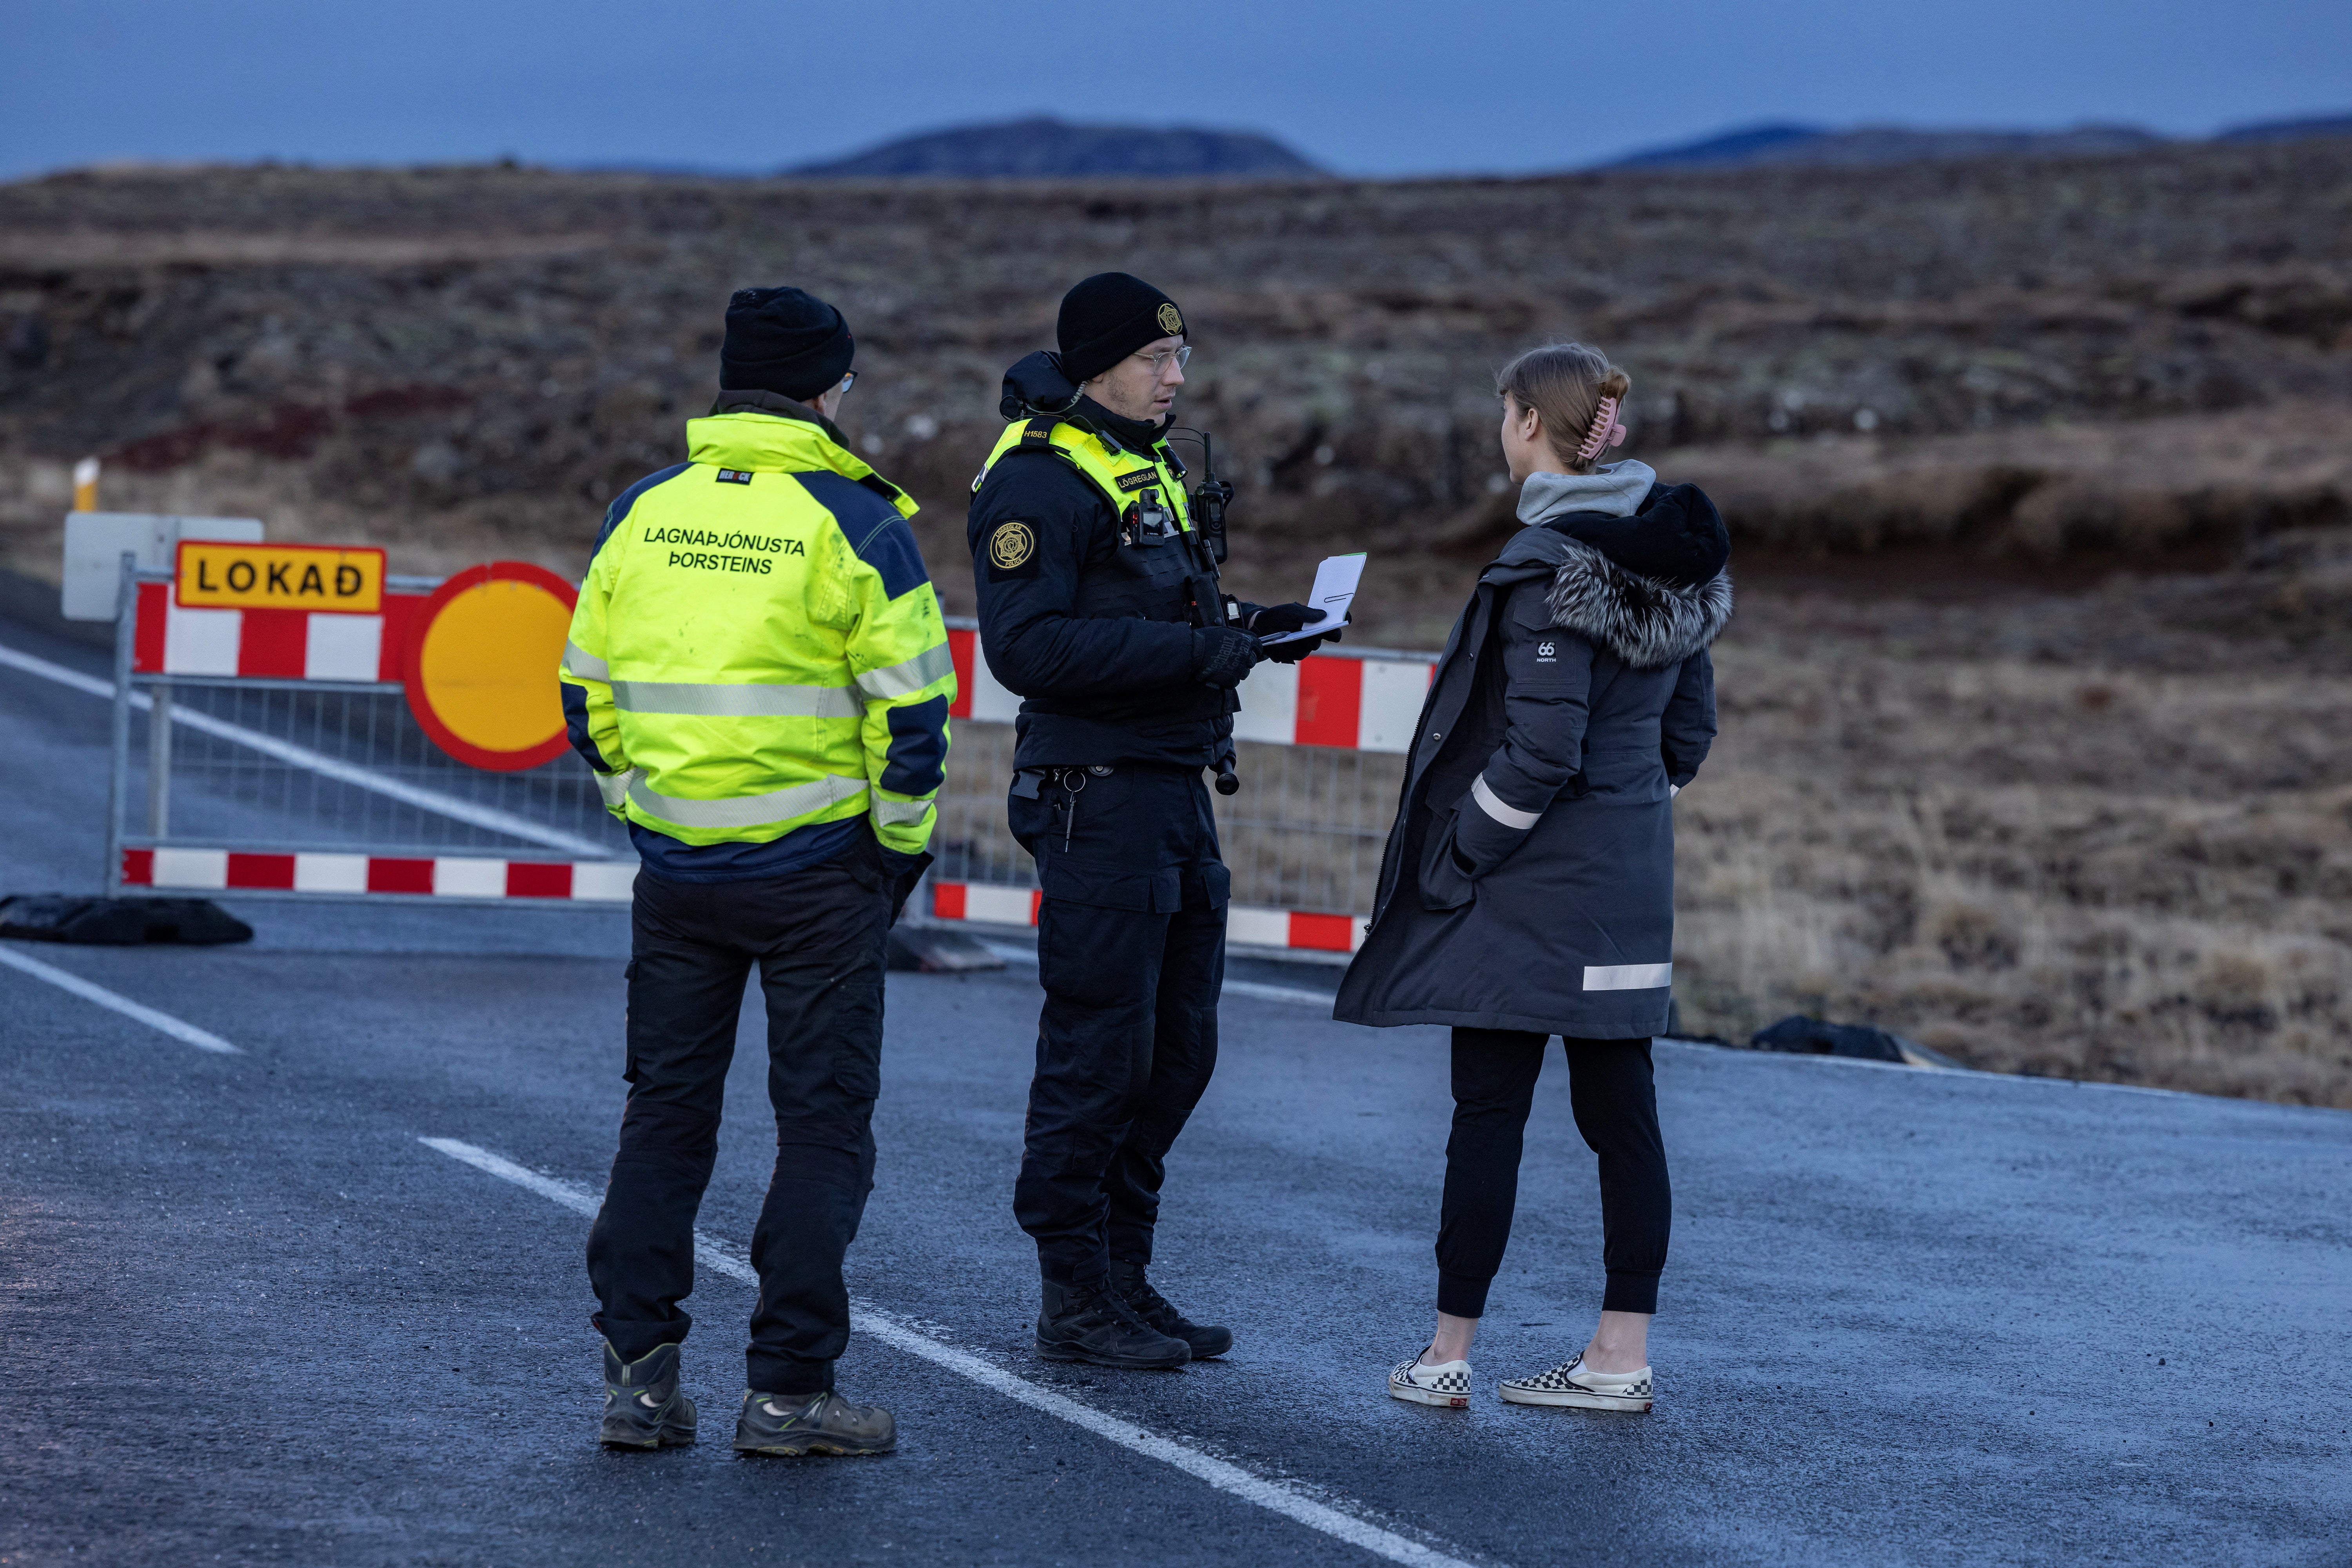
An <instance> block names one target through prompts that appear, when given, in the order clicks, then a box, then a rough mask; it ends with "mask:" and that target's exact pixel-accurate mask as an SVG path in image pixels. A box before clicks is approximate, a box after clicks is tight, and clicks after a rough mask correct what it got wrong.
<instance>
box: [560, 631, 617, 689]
mask: <svg viewBox="0 0 2352 1568" xmlns="http://www.w3.org/2000/svg"><path fill="white" fill-rule="evenodd" d="M563 669H564V673H565V674H567V675H576V676H578V677H579V678H580V679H583V680H610V679H613V667H612V666H611V665H609V664H606V663H605V662H604V660H603V659H601V658H597V657H596V656H595V655H594V654H593V653H583V652H582V651H581V650H580V645H579V644H578V643H575V642H572V640H571V639H569V638H566V639H565V640H564V644H563Z"/></svg>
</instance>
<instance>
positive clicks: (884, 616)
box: [562, 289, 955, 1454]
mask: <svg viewBox="0 0 2352 1568" xmlns="http://www.w3.org/2000/svg"><path fill="white" fill-rule="evenodd" d="M854 352H855V344H854V343H853V342H852V341H851V338H850V333H849V328H848V325H847V323H846V322H845V321H843V320H842V318H841V312H839V311H838V310H835V309H834V308H833V307H832V306H830V305H827V304H825V303H824V301H823V300H816V299H814V298H812V297H810V296H809V295H807V294H804V293H803V292H802V291H801V290H799V289H745V290H743V291H742V292H740V293H739V294H737V295H736V296H735V297H734V299H733V300H731V301H730V303H729V305H728V308H727V332H726V339H725V342H724V345H723V347H722V348H721V349H720V353H719V385H720V387H721V388H722V390H721V391H720V393H719V401H718V404H717V405H716V406H715V407H714V408H713V409H712V410H711V413H710V416H709V417H708V418H704V419H696V420H692V421H689V422H688V426H687V440H688V447H689V454H690V455H689V458H688V461H686V462H684V463H681V464H679V465H678V466H677V467H676V468H665V469H663V470H662V471H661V472H660V473H657V474H655V475H653V476H652V477H651V478H649V479H645V480H643V481H641V482H639V483H638V484H636V485H635V486H632V487H631V488H630V489H628V490H626V491H625V492H624V493H623V494H622V495H621V497H620V498H619V499H618V500H615V501H614V502H613V505H612V507H611V509H610V510H608V511H607V512H606V513H605V514H604V531H603V532H601V533H600V534H598V535H597V539H596V551H595V555H594V558H593V562H592V563H591V564H590V566H589V569H588V578H587V581H586V582H585V583H583V584H582V585H581V590H580V603H579V608H578V610H577V611H576V613H575V614H574V615H573V616H572V632H571V640H570V643H569V645H568V646H567V647H565V649H564V653H563V665H562V682H563V706H564V712H565V715H566V717H567V719H568V720H569V721H570V727H571V733H572V745H573V746H574V747H576V748H577V749H578V750H579V752H580V754H581V755H582V756H583V757H585V758H586V759H587V761H588V765H589V766H590V767H591V768H593V769H594V770H595V772H596V782H597V784H598V787H599V788H601V789H602V790H603V792H604V800H605V804H606V805H609V806H610V807H611V808H612V810H613V811H614V814H615V815H617V816H621V817H623V818H625V820H626V821H627V823H628V825H629V837H631V838H632V839H633V840H634V841H635V845H636V847H637V851H638V854H639V857H640V858H641V859H642V861H643V862H644V864H643V868H642V869H641V870H640V872H639V874H638V877H637V882H636V892H635V905H634V909H633V911H632V916H631V919H632V931H631V944H630V945H631V952H632V955H633V956H632V957H631V958H630V960H629V966H628V984H629V993H628V998H629V999H628V1026H627V1033H628V1069H627V1071H626V1072H625V1074H624V1075H623V1076H624V1077H625V1078H626V1079H627V1080H628V1084H629V1095H628V1103H627V1108H626V1110H625V1111H624V1112H623V1115H622V1120H621V1143H620V1152H619V1153H618V1154H616V1155H615V1156H614V1161H613V1175H612V1182H611V1184H610V1185H609V1186H608V1187H607V1188H606V1190H605V1194H604V1207H603V1209H602V1210H601V1211H600V1212H599V1213H598V1215H597V1216H596V1223H595V1226H594V1228H593V1230H591V1231H590V1233H589V1237H588V1276H589V1279H590V1281H591V1282H592V1283H593V1285H594V1287H595V1290H596V1299H597V1301H598V1302H599V1304H600V1310H598V1312H597V1314H596V1318H595V1321H596V1326H597V1328H598V1329H599V1330H600V1331H602V1332H603V1334H604V1385H605V1387H604V1394H605V1399H604V1426H603V1428H602V1431H601V1434H600V1436H601V1438H602V1440H603V1441H604V1442H605V1443H607V1444H611V1445H614V1446H616V1447H637V1448H652V1447H659V1446H660V1445H662V1444H665V1443H690V1442H692V1441H693V1440H694V1435H695V1409H694V1403H693V1401H692V1400H690V1399H688V1397H687V1396H686V1395H685V1394H682V1393H680V1392H679V1390H678V1347H679V1344H680V1342H682V1341H683V1340H684V1339H685V1338H686V1334H687V1330H688V1326H689V1325H690V1323H691V1320H690V1319H689V1318H688V1315H687V1313H686V1312H685V1311H684V1310H682V1309H681V1308H680V1307H679V1305H678V1303H679V1301H680V1300H682V1299H683V1298H684V1297H685V1296H686V1295H687V1294H688V1292H689V1291H690V1290H691V1289H693V1287H694V1219H695V1213H696V1210H697V1208H698V1205H700V1203H701V1201H702V1192H703V1188H704V1187H705V1186H706V1185H707V1184H709V1180H710V1168H711V1162H712V1159H713V1156H714V1155H715V1153H716V1152H717V1149H718V1134H719V1096H720V1092H721V1089H722V1088H723V1086H724V1084H725V1081H726V1078H727V1068H728V1063H729V1060H730V1058H731V1057H732V1055H733V1054H734V1047H735V1027H736V1018H737V1015H738V1013H739V1012H740V1008H741V1006H742V1000H743V984H744V979H745V976H746V975H747V974H748V973H750V972H751V970H752V969H753V968H754V967H756V968H757V969H758V971H759V975H760V983H761V988H762V990H763V991H764V993H765V994H766V998H767V1007H768V1058H769V1068H768V1092H769V1097H770V1099H771V1100H772V1101H773V1102H774V1107H775V1113H776V1168H775V1175H774V1179H773V1181H772V1183H771V1184H770V1185H769V1188H768V1197H767V1203H766V1205H765V1206H764V1207H763V1208H762V1209H761V1213H760V1221H759V1226H758V1228H757V1229H756V1230H755V1231H754V1232H753V1233H752V1237H751V1262H752V1265H753V1267H754V1268H757V1269H758V1270H759V1275H760V1299H759V1303H758V1306H757V1308H756V1309H755V1310H754V1311H753V1312H752V1315H751V1348H750V1352H749V1355H748V1363H749V1365H748V1375H747V1377H746V1379H745V1382H746V1385H747V1386H746V1389H745V1393H744V1395H743V1403H742V1406H741V1408H740V1412H739V1414H738V1416H737V1420H736V1426H735V1447H737V1448H739V1449H743V1450H745V1451H748V1452H753V1453H761V1454H808V1453H827V1454H871V1453H881V1452H884V1451H886V1450H887V1449H889V1448H890V1447H893V1446H894V1445H895V1444H896V1442H897V1440H898V1436H897V1426H896V1425H895V1423H894V1422H893V1421H892V1420H891V1417H890V1414H889V1412H887V1411H886V1410H881V1409H877V1408H875V1407H872V1406H860V1405H851V1404H849V1403H848V1402H847V1401H846V1400H844V1399H843V1398H841V1397H840V1396H839V1395H838V1394H835V1392H834V1386H833V1366H834V1361H835V1357H837V1356H839V1355H840V1354H841V1352H842V1350H843V1348H844V1346H845V1344H846V1343H847V1342H848V1339H849V1301H848V1297H847V1294H846V1292H845V1288H844V1286H843V1283H842V1277H841V1263H842V1256H843V1254H844V1252H845V1251H846V1249H847V1248H848V1246H849V1243H850V1239H851V1238H852V1237H855V1236H856V1233H857V1222H858V1219H859V1217H860V1216H861V1215H863V1214H864V1212H865V1208H866V1194H867V1193H868V1192H869V1191H871V1190H872V1188H873V1185H874V1138H873V1133H872V1131H871V1130H870V1124H871V1121H872V1118H873V1113H874V1100H875V1096H876V1094H877V1092H878V1091H879V1089H880V1086H881V1078H880V1069H881V1050H882V974H883V963H884V943H885V942H886V940H887V932H888V930H889V927H890V923H891V921H893V920H894V919H896V918H897V912H898V907H899V905H900V904H902V903H903V902H904V900H905V899H906V896H907V893H908V889H910V888H911V887H912V885H913V882H914V880H915V879H916V878H917V877H918V876H919V875H920V873H921V870H922V868H923V867H924V866H925V865H927V864H928V863H929V858H930V857H929V855H928V854H927V853H925V846H926V845H927V844H928V843H929V839H930V836H931V827H932V825H933V823H934V821H935V820H936V818H937V811H936V809H935V807H934V805H933V797H934V796H935V795H937V793H938V790H939V787H940V782H941V779H942V777H943V769H944V765H945V762H946V757H947V745H948V707H949V704H950V702H951V701H952V700H953V699H954V696H955V669H954V665H953V662H952V661H951V659H950V657H949V653H948V646H947V631H946V628H945V626H944V625H943V624H942V622H941V621H940V606H939V601H938V599H937V598H936V597H935V596H934V595H933V593H932V590H931V584H930V578H929V574H928V573H926V572H925V571H924V569H923V559H922V556H921V555H920V554H919V553H918V552H917V551H916V548H915V539H914V535H913V533H912V532H911V531H909V530H908V526H907V521H906V520H907V518H908V517H909V516H910V515H912V514H913V512H914V510H915V504H914V502H913V501H911V500H908V498H907V496H906V494H905V493H904V492H903V491H901V490H900V489H898V487H897V486H895V485H893V484H891V483H890V482H889V481H887V479H883V478H882V477H881V476H880V475H879V474H877V473H876V472H875V471H874V470H873V469H872V468H869V467H868V466H867V465H866V463H865V462H863V461H861V460H860V459H859V458H857V457H856V456H855V455H854V454H853V453H852V452H851V451H850V449H849V442H848V440H847V439H846V438H845V437H844V436H843V435H842V433H841V431H840V430H839V429H838V428H837V427H836V426H835V425H834V423H833V416H834V414H835V412H836V410H838V408H839V407H840V405H841V400H842V397H843V396H844V395H845V394H846V393H847V392H848V391H849V387H850V384H851V383H852V382H853V381H854V380H855V379H856V372H855V371H853V370H852V369H851V368H850V360H851V357H852V354H853V353H854Z"/></svg>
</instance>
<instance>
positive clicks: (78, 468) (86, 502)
mask: <svg viewBox="0 0 2352 1568" xmlns="http://www.w3.org/2000/svg"><path fill="white" fill-rule="evenodd" d="M73 509H74V510H76V511H96V510H98V459H97V458H83V459H82V460H81V461H80V462H79V463H76V464H75V465H74V504H73Z"/></svg>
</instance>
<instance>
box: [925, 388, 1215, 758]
mask: <svg viewBox="0 0 2352 1568" xmlns="http://www.w3.org/2000/svg"><path fill="white" fill-rule="evenodd" d="M1081 406H1082V408H1083V409H1084V410H1085V412H1086V414H1087V417H1088V419H1089V422H1090V423H1092V424H1094V425H1095V426H1097V428H1099V429H1102V430H1105V431H1106V432H1108V433H1109V434H1110V435H1112V437H1114V438H1115V439H1118V440H1121V441H1122V442H1136V443H1139V440H1140V438H1141V437H1142V436H1143V435H1144V433H1145V432H1146V431H1147V430H1148V427H1146V426H1135V425H1133V424H1131V423H1129V421H1125V420H1120V419H1118V418H1116V417H1115V416H1109V415H1108V414H1107V413H1105V412H1103V411H1101V410H1099V409H1097V408H1095V407H1094V406H1092V405H1090V404H1087V405H1081ZM1134 449H1136V450H1148V449H1149V448H1148V447H1143V446H1141V445H1140V444H1138V445H1136V446H1135V447H1134ZM1007 521H1020V522H1024V523H1026V524H1028V525H1029V527H1030V529H1031V530H1032V531H1034V533H1035V536H1036V547H1035V548H1034V550H1033V551H1031V552H1030V553H1029V555H1028V558H1027V559H1026V560H1024V561H1022V562H1021V563H1019V564H1017V565H1014V566H1012V567H1009V568H1008V567H1003V566H999V565H997V564H996V563H995V562H994V561H993V560H992V558H991V556H990V552H989V551H988V549H987V547H986V546H987V541H988V539H989V537H990V536H991V535H992V533H994V532H995V531H996V529H997V527H998V525H1000V524H1002V523H1004V522H1007ZM965 537H966V539H967V540H968V542H970V544H971V551H972V576H973V580H974V582H975V584H976V585H977V587H978V589H979V595H980V637H981V647H982V653H983V655H984V657H985V658H987V660H988V668H989V669H990V670H991V671H992V672H993V673H994V675H995V676H996V679H998V680H999V681H1001V682H1003V685H1004V687H1005V689H1008V690H1010V691H1012V692H1013V693H1014V694H1015V695H1017V696H1019V697H1020V698H1021V699H1022V703H1021V712H1020V716H1019V718H1018V719H1016V720H1015V721H1014V731H1015V734H1016V735H1017V737H1018V741H1017V743H1016V747H1015V751H1014V753H1013V765H1014V766H1016V767H1024V768H1026V767H1052V766H1070V765H1074V764H1088V765H1094V764H1104V763H1123V762H1139V763H1168V764H1172V765H1175V766H1180V767H1206V766H1209V765H1212V764H1213V763H1214V762H1215V761H1216V759H1217V758H1218V756H1219V755H1220V754H1222V753H1223V752H1224V751H1225V749H1226V747H1227V746H1228V745H1230V743H1231V738H1232V735H1233V731H1234V720H1233V716H1234V713H1235V712H1236V711H1238V710H1239V709H1240V707H1241V703H1240V700H1239V699H1237V698H1236V697H1234V694H1233V693H1232V692H1230V691H1219V690H1215V689H1211V688H1208V687H1205V686H1202V684H1201V683H1200V682H1199V681H1197V680H1196V679H1193V677H1192V605H1191V598H1190V595H1189V594H1188V593H1187V591H1186V585H1185V584H1186V578H1187V577H1188V576H1189V575H1190V574H1192V572H1193V571H1194V570H1195V568H1196V563H1195V561H1194V558H1193V557H1192V551H1191V547H1190V546H1188V545H1187V544H1186V543H1185V542H1183V541H1182V540H1180V539H1167V540H1160V541H1151V542H1135V543H1128V544H1122V543H1121V542H1119V531H1118V513H1117V512H1115V511H1113V510H1111V506H1110V502H1109V500H1108V498H1106V497H1105V496H1104V494H1103V492H1102V491H1100V490H1099V489H1096V488H1095V486H1094V485H1093V483H1092V482H1091V481H1089V480H1088V479H1087V478H1086V477H1085V476H1084V475H1083V474H1081V473H1079V472H1078V471H1077V469H1076V468H1075V467H1073V466H1072V465H1071V464H1070V463H1069V462H1068V461H1067V460H1066V459H1065V458H1062V457H1060V456H1059V455H1057V454H1055V452H1053V451H1052V450H1050V449H1045V450H1036V449H1032V450H1023V449H1020V448H1015V449H1013V450H1012V451H1008V452H1006V453H1005V454H1004V455H1003V457H1001V458H998V459H997V460H996V465H995V467H993V468H991V469H990V470H989V471H988V477H987V478H986V479H984V480H982V483H981V487H980V489H979V492H978V493H977V494H975V495H974V496H973V497H972V500H971V514H970V517H969V520H968V521H967V523H966V525H965Z"/></svg>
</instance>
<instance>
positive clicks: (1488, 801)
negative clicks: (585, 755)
mask: <svg viewBox="0 0 2352 1568" xmlns="http://www.w3.org/2000/svg"><path fill="white" fill-rule="evenodd" d="M614 689H615V690H617V689H618V688H617V687H616V688H614ZM1470 798H1471V799H1472V800H1475V801H1476V802H1477V803H1478V809H1479V810H1481V811H1483V812H1485V813H1486V815H1487V816H1491V817H1493V818H1494V819H1495V820H1496V821H1497V822H1499V823H1501V824H1502V825H1503V826H1506V827H1516V828H1517V829H1518V830H1519V831H1520V832H1522V833H1525V832H1526V831H1527V830H1528V828H1530V827H1533V826H1535V825H1536V824H1537V823H1538V822H1541V821H1542V820H1543V813H1542V812H1540V811H1521V810H1520V809H1519V808H1518V807H1517V806H1516V805H1511V804H1510V803H1509V802H1507V801H1506V800H1505V799H1504V798H1503V797H1502V796H1501V795H1496V793H1495V792H1494V791H1493V790H1491V789H1489V788H1487V787H1486V774H1485V773H1480V774H1479V775H1478V782H1477V783H1475V784H1472V785H1471V786H1470Z"/></svg>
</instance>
